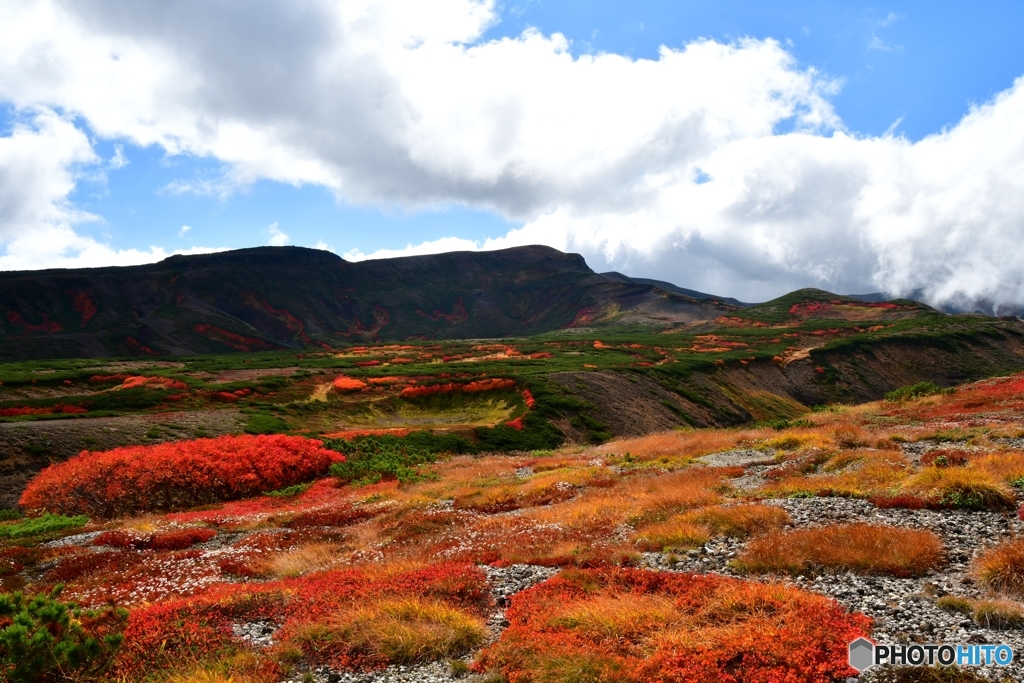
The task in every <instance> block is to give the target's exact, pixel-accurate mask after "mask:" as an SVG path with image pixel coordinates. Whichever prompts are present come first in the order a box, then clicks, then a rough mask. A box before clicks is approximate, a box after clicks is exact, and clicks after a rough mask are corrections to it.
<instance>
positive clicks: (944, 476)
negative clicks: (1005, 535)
mask: <svg viewBox="0 0 1024 683" xmlns="http://www.w3.org/2000/svg"><path fill="white" fill-rule="evenodd" d="M900 493H909V494H912V495H916V496H920V497H922V498H924V499H926V500H929V501H932V502H934V503H936V504H938V505H942V506H948V507H954V508H967V509H971V510H1010V509H1013V507H1014V506H1015V504H1016V496H1015V495H1014V493H1013V489H1011V488H1010V487H1009V486H1008V485H1007V484H1006V483H1004V482H1002V481H1000V480H999V479H998V478H997V477H996V476H993V475H992V474H991V473H990V472H988V471H986V470H984V469H981V468H977V467H970V466H969V467H928V468H925V469H923V470H921V471H920V472H918V473H917V474H915V475H914V476H912V477H910V478H909V479H907V481H905V482H903V484H902V485H901V486H900Z"/></svg>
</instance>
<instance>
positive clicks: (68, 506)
mask: <svg viewBox="0 0 1024 683" xmlns="http://www.w3.org/2000/svg"><path fill="white" fill-rule="evenodd" d="M343 459H344V458H343V456H341V455H340V454H338V453H336V452H335V451H332V450H328V449H326V448H324V447H323V444H322V442H320V441H317V440H315V439H304V438H302V437H298V436H283V435H274V436H262V435H261V436H249V435H244V436H221V437H217V438H216V439H195V440H193V441H177V442H173V443H161V444H155V445H152V446H125V447H122V448H115V449H113V450H110V451H101V452H89V451H82V452H81V453H79V454H78V455H77V456H75V457H73V458H71V459H70V460H67V461H66V462H62V463H59V464H56V465H51V466H49V467H47V468H46V469H45V470H43V471H42V472H40V473H39V474H38V475H37V476H36V478H35V479H33V480H32V481H31V482H29V485H28V487H27V488H26V489H25V491H24V493H22V495H21V500H20V501H19V504H20V505H21V506H22V507H24V508H26V509H28V510H46V511H49V512H59V513H63V514H69V515H76V514H85V515H90V516H95V517H114V516H117V515H124V514H130V513H135V512H145V511H153V510H175V509H183V508H188V507H192V506H196V505H206V504H210V503H217V502H220V501H223V500H230V499H234V498H244V497H247V496H254V495H257V494H259V493H262V492H264V491H274V490H277V489H281V488H284V487H286V486H292V485H294V484H299V483H303V482H306V481H309V480H311V479H314V478H316V477H319V476H323V475H324V474H326V473H327V470H328V469H329V468H330V466H331V464H333V463H335V462H338V461H340V460H343Z"/></svg>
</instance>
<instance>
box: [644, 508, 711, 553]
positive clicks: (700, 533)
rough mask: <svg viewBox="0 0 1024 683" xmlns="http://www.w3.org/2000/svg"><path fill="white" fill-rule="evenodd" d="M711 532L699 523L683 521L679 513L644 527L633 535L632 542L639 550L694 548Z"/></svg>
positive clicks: (708, 536)
mask: <svg viewBox="0 0 1024 683" xmlns="http://www.w3.org/2000/svg"><path fill="white" fill-rule="evenodd" d="M709 538H711V533H710V532H709V531H708V529H707V527H705V526H703V525H701V524H694V523H692V522H687V521H684V517H683V516H682V515H679V516H677V517H673V518H672V519H670V520H668V521H667V522H661V523H659V524H652V525H650V526H647V527H644V528H643V529H641V530H640V531H639V532H637V533H636V534H635V535H634V536H633V542H634V543H635V544H636V546H637V547H638V548H640V549H641V550H650V551H653V552H660V551H664V552H668V551H669V550H683V549H688V548H696V547H697V546H699V545H704V544H705V543H707V541H708V539H709Z"/></svg>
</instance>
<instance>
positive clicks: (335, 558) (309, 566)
mask: <svg viewBox="0 0 1024 683" xmlns="http://www.w3.org/2000/svg"><path fill="white" fill-rule="evenodd" d="M346 551H347V549H346V548H345V546H342V545H338V544H337V543H309V544H307V545H300V546H298V547H297V548H293V549H291V550H287V551H285V552H283V553H281V554H279V555H274V556H272V557H270V558H268V559H267V560H266V561H265V562H264V563H263V564H262V567H261V568H265V570H266V572H267V573H269V574H272V575H273V576H276V577H278V578H291V577H295V576H302V575H303V574H308V573H310V572H315V571H321V570H323V569H328V568H330V567H332V566H334V565H335V564H337V563H338V562H339V561H340V560H341V559H343V557H344V556H345V554H346Z"/></svg>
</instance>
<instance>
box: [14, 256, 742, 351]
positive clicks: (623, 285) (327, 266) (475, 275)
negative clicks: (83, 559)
mask: <svg viewBox="0 0 1024 683" xmlns="http://www.w3.org/2000/svg"><path fill="white" fill-rule="evenodd" d="M738 305H741V304H739V302H735V301H734V300H731V299H727V298H721V297H713V296H711V295H705V294H701V293H699V292H690V291H689V290H684V289H681V288H678V287H675V286H674V285H670V284H669V283H662V282H658V281H654V280H641V279H633V278H628V277H625V276H622V275H618V274H612V276H604V275H599V274H597V273H595V272H594V271H593V270H591V269H590V268H589V267H588V266H587V264H586V262H585V261H584V260H583V257H582V256H580V255H578V254H564V253H562V252H560V251H557V250H555V249H551V248H549V247H542V246H528V247H516V248H513V249H504V250H500V251H489V252H452V253H447V254H436V255H428V256H411V257H405V258H394V259H380V260H370V261H362V262H359V263H350V262H347V261H345V260H343V259H342V258H340V257H338V256H336V255H334V254H332V253H330V252H326V251H321V250H316V249H305V248H301V247H259V248H255V249H240V250H237V251H228V252H221V253H217V254H205V255H194V256H172V257H170V258H168V259H165V260H163V261H161V262H159V263H155V264H150V265H143V266H132V267H111V268H84V269H54V270H43V271H23V272H6V273H0V359H4V360H14V359H27V358H68V357H100V356H110V355H116V356H123V355H191V354H202V353H218V352H225V351H232V350H235V351H256V350H268V349H282V348H303V347H316V346H321V347H322V346H333V345H336V344H339V343H342V342H364V341H366V342H369V341H387V340H394V341H401V340H408V339H445V338H447V339H452V338H462V339H469V338H487V337H506V336H522V335H530V334H537V333H542V332H548V331H552V330H558V329H564V328H572V327H586V326H591V325H595V324H598V325H600V324H609V323H616V322H620V323H647V324H650V323H659V324H666V325H668V324H679V323H688V322H691V321H695V320H696V321H700V320H710V319H713V318H715V317H717V316H719V315H722V314H723V313H727V312H729V311H731V310H734V309H735V307H736V306H738Z"/></svg>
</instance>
